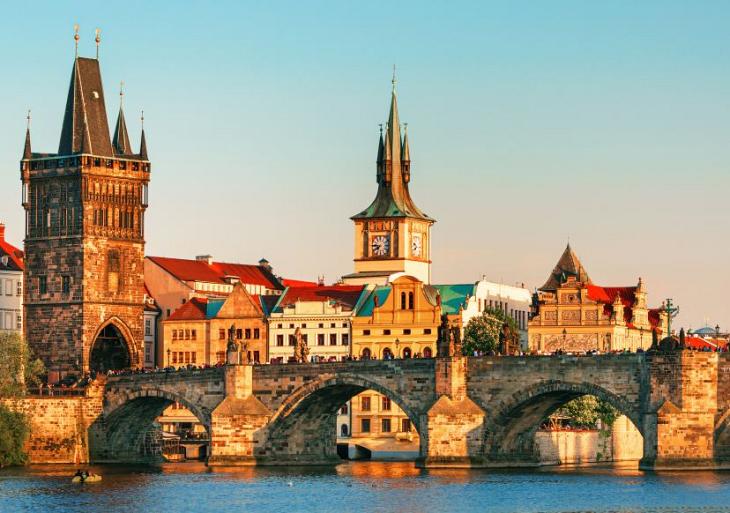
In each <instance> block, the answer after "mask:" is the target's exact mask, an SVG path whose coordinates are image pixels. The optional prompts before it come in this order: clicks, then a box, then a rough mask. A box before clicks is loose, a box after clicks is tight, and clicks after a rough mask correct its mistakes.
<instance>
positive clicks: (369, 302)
mask: <svg viewBox="0 0 730 513" xmlns="http://www.w3.org/2000/svg"><path fill="white" fill-rule="evenodd" d="M390 290H391V287H390V285H378V286H377V287H375V290H373V291H372V292H371V293H370V294H369V295H368V296H367V297H366V298H365V299H364V300H363V299H362V298H361V300H360V308H359V309H358V310H357V314H356V316H357V317H370V316H371V315H373V310H374V309H375V297H377V298H378V305H382V304H383V303H385V300H386V299H388V296H389V295H390Z"/></svg>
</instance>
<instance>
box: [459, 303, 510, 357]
mask: <svg viewBox="0 0 730 513" xmlns="http://www.w3.org/2000/svg"><path fill="white" fill-rule="evenodd" d="M505 325H506V326H507V329H506V338H507V342H512V343H514V341H516V340H519V335H518V333H519V331H518V329H517V323H516V322H515V320H514V319H513V318H512V317H510V316H509V315H507V314H506V313H505V312H504V310H502V309H501V308H487V309H486V310H485V311H484V312H483V313H482V314H481V315H479V316H476V317H472V318H471V319H470V320H469V322H468V323H467V325H466V327H465V328H464V340H463V343H462V351H463V353H464V354H465V355H473V354H474V351H479V352H482V353H490V352H492V351H494V352H498V351H499V350H500V344H499V342H500V340H499V336H500V333H501V332H502V331H503V329H504V327H505ZM503 351H504V349H503Z"/></svg>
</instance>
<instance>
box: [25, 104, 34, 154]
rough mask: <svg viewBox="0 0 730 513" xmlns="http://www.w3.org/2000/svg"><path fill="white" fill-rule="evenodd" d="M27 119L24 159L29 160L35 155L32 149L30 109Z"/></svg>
mask: <svg viewBox="0 0 730 513" xmlns="http://www.w3.org/2000/svg"><path fill="white" fill-rule="evenodd" d="M25 119H26V120H27V125H26V127H25V146H24V147H23V160H27V159H29V158H31V157H32V156H33V153H32V152H31V150H30V111H28V116H27V117H26V118H25Z"/></svg>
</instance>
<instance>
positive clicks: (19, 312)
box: [0, 223, 24, 334]
mask: <svg viewBox="0 0 730 513" xmlns="http://www.w3.org/2000/svg"><path fill="white" fill-rule="evenodd" d="M23 269H24V267H23V252H22V251H21V250H19V249H18V248H16V247H15V246H13V245H12V244H10V243H8V242H7V241H6V240H5V225H4V224H2V223H0V332H8V331H12V332H16V333H20V334H22V333H23Z"/></svg>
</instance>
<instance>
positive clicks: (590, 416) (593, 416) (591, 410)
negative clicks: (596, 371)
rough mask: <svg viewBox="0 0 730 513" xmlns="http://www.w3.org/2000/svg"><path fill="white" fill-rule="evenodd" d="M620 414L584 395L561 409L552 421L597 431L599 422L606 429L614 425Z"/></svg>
mask: <svg viewBox="0 0 730 513" xmlns="http://www.w3.org/2000/svg"><path fill="white" fill-rule="evenodd" d="M619 415H620V413H619V412H618V410H616V408H614V407H613V406H611V405H610V404H609V403H607V402H605V401H601V400H599V399H598V398H597V397H595V396H592V395H584V396H581V397H579V398H577V399H573V400H572V401H570V402H568V403H566V404H565V405H563V406H562V407H561V408H559V409H558V410H557V411H556V412H555V413H553V415H551V417H552V419H561V420H565V421H566V422H567V424H569V425H570V426H571V427H574V428H582V429H597V428H598V426H599V422H600V424H601V425H602V427H603V428H604V429H607V428H609V427H611V426H612V425H613V423H614V422H615V421H616V419H617V418H618V416H619Z"/></svg>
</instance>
